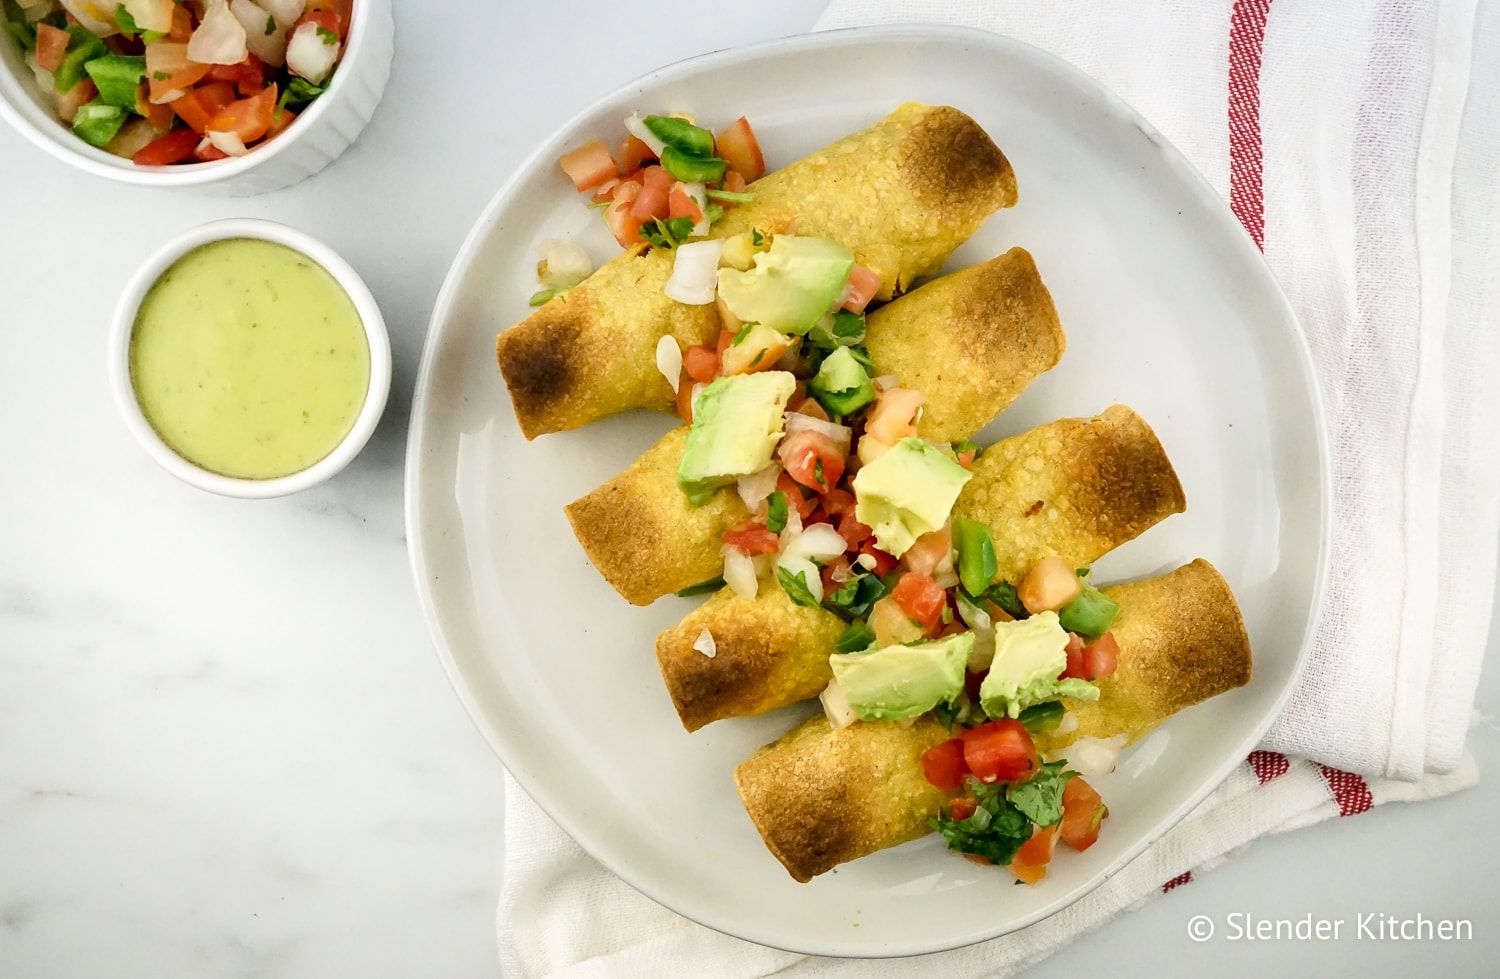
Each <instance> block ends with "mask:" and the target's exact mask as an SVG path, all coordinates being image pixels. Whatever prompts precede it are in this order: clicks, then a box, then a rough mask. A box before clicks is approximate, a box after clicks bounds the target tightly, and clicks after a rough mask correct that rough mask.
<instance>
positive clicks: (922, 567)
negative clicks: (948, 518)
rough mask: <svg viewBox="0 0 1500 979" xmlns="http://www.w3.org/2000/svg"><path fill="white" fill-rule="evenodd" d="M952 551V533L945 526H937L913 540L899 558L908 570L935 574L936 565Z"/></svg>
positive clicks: (944, 559)
mask: <svg viewBox="0 0 1500 979" xmlns="http://www.w3.org/2000/svg"><path fill="white" fill-rule="evenodd" d="M952 551H953V537H952V535H951V534H950V533H949V532H948V528H947V527H939V528H938V529H937V530H934V531H931V532H929V533H926V534H923V535H922V536H921V537H918V538H917V539H916V540H915V541H913V542H912V545H911V547H908V548H907V549H906V553H905V554H903V555H901V560H903V561H905V562H906V568H907V570H908V571H915V572H917V573H918V574H925V575H935V574H937V568H938V565H940V564H942V563H943V562H944V561H946V560H948V556H949V554H951V553H952Z"/></svg>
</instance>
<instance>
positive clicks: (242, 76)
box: [208, 54, 266, 97]
mask: <svg viewBox="0 0 1500 979" xmlns="http://www.w3.org/2000/svg"><path fill="white" fill-rule="evenodd" d="M208 77H209V78H212V79H214V80H215V81H220V82H229V83H230V84H231V85H233V86H234V87H235V89H236V90H238V91H239V93H240V95H242V96H247V97H248V96H250V95H255V94H259V92H260V90H261V89H263V88H265V87H266V63H265V62H264V61H262V60H260V59H259V58H257V57H256V56H255V55H253V54H247V55H245V60H244V61H241V62H240V63H239V64H237V65H214V66H213V67H212V68H210V69H209V72H208Z"/></svg>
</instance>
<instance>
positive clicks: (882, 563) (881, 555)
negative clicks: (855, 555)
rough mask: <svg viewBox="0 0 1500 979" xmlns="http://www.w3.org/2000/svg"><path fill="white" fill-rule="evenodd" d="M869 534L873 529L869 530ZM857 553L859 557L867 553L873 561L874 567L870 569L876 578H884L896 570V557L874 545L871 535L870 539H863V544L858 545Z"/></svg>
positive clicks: (872, 532)
mask: <svg viewBox="0 0 1500 979" xmlns="http://www.w3.org/2000/svg"><path fill="white" fill-rule="evenodd" d="M871 534H872V535H873V534H874V531H873V530H872V531H871ZM859 553H860V556H861V557H864V556H865V555H869V557H870V560H872V561H874V562H875V567H873V568H871V569H870V570H871V571H873V572H874V573H875V576H876V577H877V578H884V577H885V576H886V575H888V574H890V573H891V572H892V571H894V570H896V558H895V557H893V556H892V555H890V554H888V553H886V552H885V551H882V550H881V549H880V548H878V547H876V546H875V538H874V537H873V536H871V537H870V539H869V540H867V541H865V542H864V543H863V544H860V545H859Z"/></svg>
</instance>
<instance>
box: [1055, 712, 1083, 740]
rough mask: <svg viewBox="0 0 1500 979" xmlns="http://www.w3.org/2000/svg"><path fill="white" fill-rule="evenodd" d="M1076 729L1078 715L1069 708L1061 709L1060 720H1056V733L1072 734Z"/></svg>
mask: <svg viewBox="0 0 1500 979" xmlns="http://www.w3.org/2000/svg"><path fill="white" fill-rule="evenodd" d="M1076 730H1078V715H1077V714H1075V713H1073V712H1072V711H1070V710H1065V711H1063V716H1062V720H1060V721H1058V722H1057V733H1058V734H1072V733H1073V732H1074V731H1076Z"/></svg>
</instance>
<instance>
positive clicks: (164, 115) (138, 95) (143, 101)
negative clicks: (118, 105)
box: [135, 82, 177, 133]
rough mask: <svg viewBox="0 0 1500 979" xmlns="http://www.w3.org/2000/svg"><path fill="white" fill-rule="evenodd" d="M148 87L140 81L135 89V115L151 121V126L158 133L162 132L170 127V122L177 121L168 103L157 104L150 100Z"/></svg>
mask: <svg viewBox="0 0 1500 979" xmlns="http://www.w3.org/2000/svg"><path fill="white" fill-rule="evenodd" d="M150 91H151V90H150V89H149V88H148V87H147V86H146V83H145V82H141V84H140V85H139V86H137V87H136V91H135V111H136V115H139V116H143V117H144V118H145V120H146V121H147V122H149V123H151V128H152V129H155V130H156V131H157V132H158V133H164V132H166V131H167V130H168V129H171V128H172V123H174V122H176V121H177V116H176V115H174V114H173V112H172V107H171V106H170V105H157V104H156V103H155V102H152V101H151V96H150Z"/></svg>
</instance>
